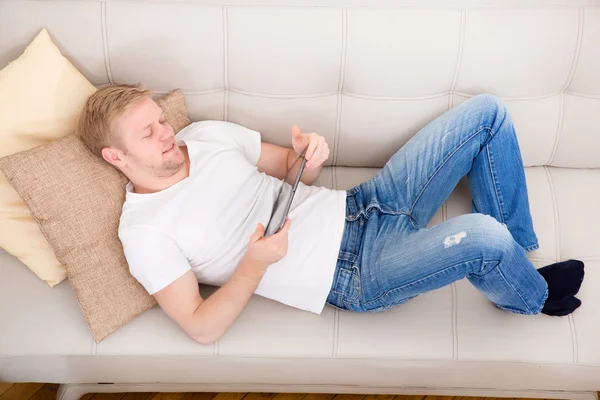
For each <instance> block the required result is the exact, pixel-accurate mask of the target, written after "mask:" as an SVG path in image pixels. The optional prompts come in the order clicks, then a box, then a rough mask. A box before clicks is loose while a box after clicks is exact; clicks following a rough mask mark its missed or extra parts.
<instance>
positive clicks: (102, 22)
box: [100, 1, 115, 85]
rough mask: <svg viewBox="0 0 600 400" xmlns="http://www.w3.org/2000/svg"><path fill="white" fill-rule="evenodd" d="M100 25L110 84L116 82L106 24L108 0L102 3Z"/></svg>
mask: <svg viewBox="0 0 600 400" xmlns="http://www.w3.org/2000/svg"><path fill="white" fill-rule="evenodd" d="M100 25H101V27H102V50H103V52H104V68H105V69H106V77H107V78H108V82H109V84H111V85H113V84H114V83H115V81H114V79H113V77H112V68H111V64H110V55H109V51H108V28H107V26H106V1H102V2H101V3H100Z"/></svg>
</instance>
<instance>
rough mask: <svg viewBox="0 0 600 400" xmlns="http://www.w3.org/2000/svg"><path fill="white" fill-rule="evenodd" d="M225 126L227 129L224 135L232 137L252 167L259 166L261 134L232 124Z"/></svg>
mask: <svg viewBox="0 0 600 400" xmlns="http://www.w3.org/2000/svg"><path fill="white" fill-rule="evenodd" d="M224 124H226V126H227V129H226V130H225V132H223V134H225V135H231V139H233V140H234V141H235V142H236V144H237V145H238V146H239V148H240V150H241V151H242V152H243V153H244V156H246V158H247V159H248V161H250V162H251V163H252V165H256V164H258V159H259V158H260V140H261V138H260V133H259V132H257V131H255V130H252V129H249V128H246V127H245V126H241V125H237V124H234V123H231V122H224Z"/></svg>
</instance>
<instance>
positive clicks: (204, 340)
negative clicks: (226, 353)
mask: <svg viewBox="0 0 600 400" xmlns="http://www.w3.org/2000/svg"><path fill="white" fill-rule="evenodd" d="M192 339H194V340H195V341H196V342H198V343H200V344H203V345H205V346H211V345H213V344H215V342H216V341H217V340H219V338H215V337H210V336H192Z"/></svg>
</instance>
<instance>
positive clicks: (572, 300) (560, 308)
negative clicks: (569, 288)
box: [542, 296, 581, 317]
mask: <svg viewBox="0 0 600 400" xmlns="http://www.w3.org/2000/svg"><path fill="white" fill-rule="evenodd" d="M580 305H581V300H579V299H578V298H577V297H575V296H571V297H567V298H566V299H562V300H559V301H546V304H544V308H542V313H543V314H546V315H554V316H557V317H562V316H564V315H569V314H571V313H572V312H573V311H575V310H576V309H577V308H579V306H580Z"/></svg>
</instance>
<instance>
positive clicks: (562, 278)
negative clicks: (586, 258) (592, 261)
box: [538, 260, 584, 303]
mask: <svg viewBox="0 0 600 400" xmlns="http://www.w3.org/2000/svg"><path fill="white" fill-rule="evenodd" d="M583 266H584V264H583V262H581V261H579V260H567V261H562V262H558V263H554V264H550V265H547V266H545V267H543V268H540V269H538V272H539V273H540V275H542V276H543V277H544V279H545V280H546V283H547V284H548V299H547V300H546V303H553V302H560V301H562V300H565V299H569V298H570V297H572V296H575V295H576V294H577V292H579V288H580V287H581V282H583V276H584V272H583ZM571 302H572V300H571Z"/></svg>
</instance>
